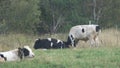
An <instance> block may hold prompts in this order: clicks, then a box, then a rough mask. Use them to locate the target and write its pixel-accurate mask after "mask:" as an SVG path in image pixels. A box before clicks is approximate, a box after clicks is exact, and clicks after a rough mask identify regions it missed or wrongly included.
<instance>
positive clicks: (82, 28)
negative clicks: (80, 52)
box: [67, 25, 100, 47]
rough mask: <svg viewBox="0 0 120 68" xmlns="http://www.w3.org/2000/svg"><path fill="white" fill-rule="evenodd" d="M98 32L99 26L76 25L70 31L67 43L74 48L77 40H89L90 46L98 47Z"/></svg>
mask: <svg viewBox="0 0 120 68" xmlns="http://www.w3.org/2000/svg"><path fill="white" fill-rule="evenodd" d="M99 32H100V26H99V25H77V26H74V27H72V28H71V29H70V32H69V36H68V40H67V42H68V43H69V44H71V45H72V46H74V47H76V44H77V43H78V41H79V40H83V41H85V42H87V41H88V40H89V41H90V43H91V45H93V44H96V45H98V43H99V41H98V35H99Z"/></svg>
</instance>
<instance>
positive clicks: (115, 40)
mask: <svg viewBox="0 0 120 68" xmlns="http://www.w3.org/2000/svg"><path fill="white" fill-rule="evenodd" d="M38 37H40V38H47V37H53V38H58V39H61V40H66V39H67V34H56V35H51V36H50V35H43V36H32V35H31V36H30V35H24V34H9V35H0V51H6V50H11V49H14V48H17V47H19V46H20V47H21V46H23V45H29V46H30V47H31V48H32V47H33V44H34V41H35V39H36V38H38ZM100 40H102V43H101V44H100V47H98V48H97V47H93V48H90V46H89V43H85V42H82V41H80V42H79V44H78V46H77V47H76V48H70V49H56V50H53V49H51V50H46V51H44V50H34V49H33V48H32V49H33V51H34V53H35V57H34V58H30V59H25V60H22V61H16V62H4V63H0V68H120V32H119V31H116V30H114V29H108V30H104V31H102V33H101V34H100Z"/></svg>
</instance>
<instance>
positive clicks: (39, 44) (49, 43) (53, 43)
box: [33, 38, 69, 49]
mask: <svg viewBox="0 0 120 68" xmlns="http://www.w3.org/2000/svg"><path fill="white" fill-rule="evenodd" d="M33 48H34V49H59V48H69V45H66V42H63V41H61V40H59V39H54V38H47V39H37V40H36V41H35V44H34V47H33Z"/></svg>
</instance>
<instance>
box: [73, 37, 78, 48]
mask: <svg viewBox="0 0 120 68" xmlns="http://www.w3.org/2000/svg"><path fill="white" fill-rule="evenodd" d="M78 41H79V40H78V39H77V40H74V47H76V45H77V44H78Z"/></svg>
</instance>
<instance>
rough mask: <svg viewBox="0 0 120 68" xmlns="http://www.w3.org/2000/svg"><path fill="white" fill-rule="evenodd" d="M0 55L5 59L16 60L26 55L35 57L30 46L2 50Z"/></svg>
mask: <svg viewBox="0 0 120 68" xmlns="http://www.w3.org/2000/svg"><path fill="white" fill-rule="evenodd" d="M0 57H1V59H3V61H16V60H21V59H24V58H26V57H34V53H33V52H32V50H31V49H30V47H29V46H24V47H23V48H18V49H14V50H10V51H6V52H0Z"/></svg>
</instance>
